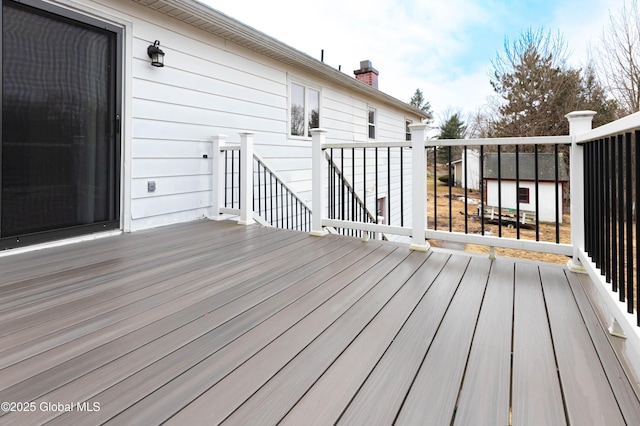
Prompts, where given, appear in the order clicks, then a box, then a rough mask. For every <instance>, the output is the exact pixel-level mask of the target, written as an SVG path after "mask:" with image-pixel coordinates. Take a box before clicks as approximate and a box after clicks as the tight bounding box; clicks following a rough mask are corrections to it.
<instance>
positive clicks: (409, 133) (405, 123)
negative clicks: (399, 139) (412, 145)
mask: <svg viewBox="0 0 640 426" xmlns="http://www.w3.org/2000/svg"><path fill="white" fill-rule="evenodd" d="M410 124H411V120H406V121H405V122H404V129H405V130H404V131H405V134H406V137H405V139H406V140H408V141H410V140H411V129H410V128H409V125H410Z"/></svg>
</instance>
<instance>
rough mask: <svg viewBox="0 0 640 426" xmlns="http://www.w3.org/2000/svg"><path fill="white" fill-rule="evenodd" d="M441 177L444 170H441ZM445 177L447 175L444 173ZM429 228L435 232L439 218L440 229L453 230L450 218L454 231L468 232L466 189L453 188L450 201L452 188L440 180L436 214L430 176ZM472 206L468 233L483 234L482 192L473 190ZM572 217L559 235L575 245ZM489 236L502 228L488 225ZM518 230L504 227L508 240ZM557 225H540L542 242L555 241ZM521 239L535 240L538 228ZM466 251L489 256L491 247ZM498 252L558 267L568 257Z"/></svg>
mask: <svg viewBox="0 0 640 426" xmlns="http://www.w3.org/2000/svg"><path fill="white" fill-rule="evenodd" d="M439 174H440V171H439ZM442 174H446V171H444V172H443V173H442ZM427 193H428V195H427V223H428V225H427V227H428V228H429V229H434V224H435V216H434V214H435V215H437V229H438V230H449V219H450V218H451V230H452V231H454V232H465V208H464V204H465V203H464V197H465V190H464V188H460V187H452V188H451V198H449V187H448V186H447V184H446V183H443V182H440V181H437V187H436V191H435V193H436V200H437V201H436V211H435V212H434V179H433V176H429V178H428V183H427ZM467 197H468V200H469V204H468V207H467V214H468V215H469V216H468V221H467V227H468V233H475V234H480V233H481V231H482V223H481V221H480V220H479V218H478V217H477V215H476V212H477V206H478V205H479V203H480V192H479V191H472V190H469V191H468V193H467ZM450 200H451V216H449V202H450ZM570 219H571V218H570V215H568V214H564V215H563V218H562V224H560V225H559V234H560V242H561V243H567V244H569V243H571V221H570ZM484 232H485V235H495V236H497V235H498V232H499V229H498V225H495V224H490V223H486V222H485V225H484ZM517 232H518V231H517V229H515V228H509V227H507V226H506V225H504V224H503V225H502V236H503V237H507V238H516V236H517ZM555 233H556V226H555V224H554V223H544V222H541V223H540V228H539V236H540V241H549V242H555ZM520 238H521V239H523V240H535V239H536V231H535V229H525V228H520ZM429 243H430V244H431V245H432V246H435V247H439V246H441V245H442V242H441V241H433V240H432V241H430V242H429ZM465 251H469V252H476V253H487V254H488V253H489V247H488V246H481V245H476V244H467V246H466V247H465ZM495 253H496V255H497V256H508V257H516V258H520V259H530V260H536V261H541V262H550V263H558V264H566V263H567V260H568V259H567V257H566V256H562V255H556V254H547V253H540V252H532V251H524V250H514V249H506V248H496V249H495Z"/></svg>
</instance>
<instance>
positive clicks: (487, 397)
mask: <svg viewBox="0 0 640 426" xmlns="http://www.w3.org/2000/svg"><path fill="white" fill-rule="evenodd" d="M513 285H514V264H513V262H512V261H511V260H507V259H500V258H499V259H496V260H495V261H494V262H493V265H492V267H491V272H490V274H489V281H488V283H487V289H486V293H485V296H484V301H483V303H482V308H481V310H480V316H479V317H478V324H477V326H476V331H475V334H474V339H473V344H472V346H471V351H470V353H469V360H468V365H467V371H466V374H465V378H464V382H463V384H462V388H461V390H460V395H459V397H458V407H457V411H456V414H455V419H454V420H455V424H459V425H469V424H482V425H506V424H509V389H510V371H511V367H510V363H511V331H512V314H513Z"/></svg>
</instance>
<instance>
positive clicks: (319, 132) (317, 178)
mask: <svg viewBox="0 0 640 426" xmlns="http://www.w3.org/2000/svg"><path fill="white" fill-rule="evenodd" d="M326 139H327V130H326V129H311V198H312V200H311V232H310V234H311V235H313V236H315V237H322V236H324V235H326V234H327V230H326V229H324V228H323V227H322V216H323V213H324V207H325V199H324V197H325V194H324V191H323V188H324V184H325V182H326V178H327V164H326V161H323V158H322V157H323V151H322V145H324V143H325V141H326Z"/></svg>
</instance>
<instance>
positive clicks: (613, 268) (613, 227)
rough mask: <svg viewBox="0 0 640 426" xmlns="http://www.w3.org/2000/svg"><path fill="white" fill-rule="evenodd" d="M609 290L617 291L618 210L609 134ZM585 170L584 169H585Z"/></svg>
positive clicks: (613, 148)
mask: <svg viewBox="0 0 640 426" xmlns="http://www.w3.org/2000/svg"><path fill="white" fill-rule="evenodd" d="M609 143H610V144H611V147H610V152H611V221H612V224H611V262H612V265H611V290H612V291H618V236H617V232H618V224H617V220H618V212H617V206H618V203H617V197H618V194H617V190H618V186H617V182H616V179H617V172H616V151H617V150H616V138H615V136H611V138H610V139H609ZM585 171H586V169H585Z"/></svg>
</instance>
